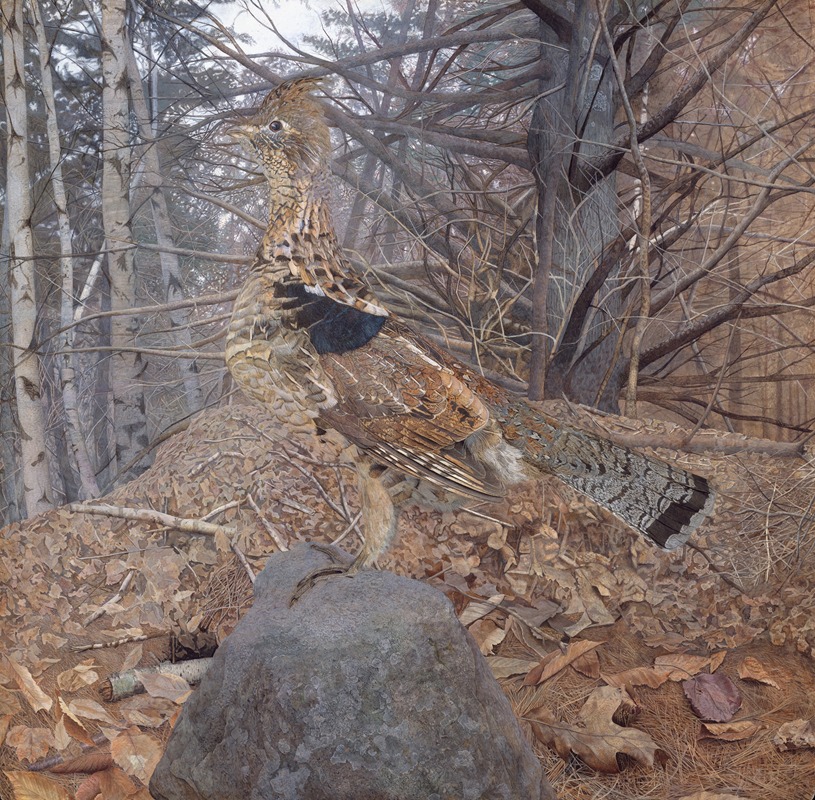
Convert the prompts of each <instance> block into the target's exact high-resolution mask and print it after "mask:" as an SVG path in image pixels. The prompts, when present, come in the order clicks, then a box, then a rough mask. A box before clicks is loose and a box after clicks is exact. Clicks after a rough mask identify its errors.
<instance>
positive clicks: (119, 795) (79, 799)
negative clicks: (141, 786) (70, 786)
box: [76, 767, 138, 800]
mask: <svg viewBox="0 0 815 800" xmlns="http://www.w3.org/2000/svg"><path fill="white" fill-rule="evenodd" d="M137 792H138V789H137V788H136V787H135V786H134V784H133V781H131V780H130V778H128V777H127V775H126V774H125V773H124V772H122V770H120V769H119V768H118V767H110V768H109V769H105V770H103V771H101V772H96V773H94V774H93V775H91V776H90V777H89V778H88V779H87V780H85V781H84V782H83V783H82V784H81V785H80V786H79V788H78V789H77V790H76V800H127V798H132V797H134V795H135V794H136V793H137Z"/></svg>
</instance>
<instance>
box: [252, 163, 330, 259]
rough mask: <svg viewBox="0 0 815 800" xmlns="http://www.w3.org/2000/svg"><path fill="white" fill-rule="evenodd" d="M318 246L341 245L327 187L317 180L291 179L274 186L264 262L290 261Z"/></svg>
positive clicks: (265, 241) (272, 188)
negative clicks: (336, 235) (330, 208)
mask: <svg viewBox="0 0 815 800" xmlns="http://www.w3.org/2000/svg"><path fill="white" fill-rule="evenodd" d="M317 243H319V244H320V246H321V247H322V248H326V247H329V248H334V247H336V246H338V245H337V243H336V237H335V234H334V228H333V225H332V223H331V213H330V210H329V204H328V197H327V190H326V187H325V186H324V185H322V183H321V182H318V181H316V180H315V179H314V178H309V179H308V180H304V179H299V180H298V179H297V178H294V177H292V178H289V179H288V180H281V181H280V182H279V183H273V184H272V186H271V197H270V202H269V224H268V226H267V228H266V233H265V234H264V236H263V241H262V243H261V253H262V258H263V261H265V262H266V263H267V264H268V263H274V262H284V261H290V260H291V259H292V258H293V257H294V256H296V255H298V253H299V254H303V253H302V251H303V250H305V249H308V248H313V247H314V246H315V245H317Z"/></svg>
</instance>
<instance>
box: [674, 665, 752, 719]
mask: <svg viewBox="0 0 815 800" xmlns="http://www.w3.org/2000/svg"><path fill="white" fill-rule="evenodd" d="M682 689H683V690H684V691H685V697H687V698H688V701H689V702H690V705H691V708H692V709H693V713H694V714H696V716H697V717H699V718H700V719H703V720H709V721H710V722H728V721H729V720H731V719H733V715H734V714H735V713H736V712H737V711H738V710H739V709H740V708H741V694H739V690H738V689H737V688H736V685H735V684H734V683H733V681H731V680H730V678H728V677H727V675H725V674H724V673H721V672H717V673H715V674H714V675H708V674H707V673H704V674H702V675H697V676H696V677H695V678H691V679H690V680H687V681H685V682H684V683H683V684H682Z"/></svg>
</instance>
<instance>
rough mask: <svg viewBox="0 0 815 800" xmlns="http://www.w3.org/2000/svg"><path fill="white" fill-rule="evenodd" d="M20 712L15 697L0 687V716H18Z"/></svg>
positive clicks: (21, 708)
mask: <svg viewBox="0 0 815 800" xmlns="http://www.w3.org/2000/svg"><path fill="white" fill-rule="evenodd" d="M22 710H23V707H22V706H21V705H20V701H19V700H18V699H17V695H16V694H15V693H14V692H10V691H9V690H8V689H3V688H2V687H0V714H18V713H19V712H20V711H22Z"/></svg>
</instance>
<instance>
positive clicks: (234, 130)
mask: <svg viewBox="0 0 815 800" xmlns="http://www.w3.org/2000/svg"><path fill="white" fill-rule="evenodd" d="M254 129H255V126H254V125H233V126H232V127H230V128H227V129H226V130H225V131H224V133H226V135H227V136H231V137H232V138H233V139H248V138H249V137H250V136H251V135H252V132H253V131H254Z"/></svg>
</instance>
